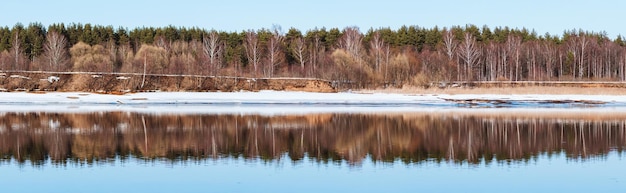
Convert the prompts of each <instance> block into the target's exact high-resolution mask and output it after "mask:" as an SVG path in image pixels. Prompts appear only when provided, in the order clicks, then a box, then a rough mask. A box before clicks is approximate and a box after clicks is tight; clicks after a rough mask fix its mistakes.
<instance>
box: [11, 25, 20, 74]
mask: <svg viewBox="0 0 626 193" xmlns="http://www.w3.org/2000/svg"><path fill="white" fill-rule="evenodd" d="M13 37H14V38H13V41H12V42H11V43H12V45H11V52H12V54H13V57H14V58H13V60H14V61H15V63H13V65H12V68H11V70H16V69H17V68H18V66H20V58H21V55H22V54H21V52H22V51H21V50H22V42H21V41H20V33H19V32H18V31H15V34H14V35H13Z"/></svg>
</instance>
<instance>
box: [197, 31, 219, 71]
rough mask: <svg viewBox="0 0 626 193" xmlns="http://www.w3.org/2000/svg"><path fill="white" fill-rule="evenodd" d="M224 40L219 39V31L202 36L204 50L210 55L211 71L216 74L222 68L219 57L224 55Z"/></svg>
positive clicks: (209, 65)
mask: <svg viewBox="0 0 626 193" xmlns="http://www.w3.org/2000/svg"><path fill="white" fill-rule="evenodd" d="M223 45H224V44H223V42H222V41H221V40H220V39H219V35H218V34H217V32H215V31H212V32H211V33H209V35H208V36H205V37H203V38H202V51H203V52H204V55H205V56H206V57H208V59H209V61H208V62H209V63H208V68H209V73H210V74H212V75H215V74H216V73H217V72H218V70H219V69H220V68H221V66H222V65H220V60H219V58H220V57H222V51H223V49H224V46H223Z"/></svg>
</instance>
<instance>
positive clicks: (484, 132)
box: [0, 112, 626, 164]
mask: <svg viewBox="0 0 626 193" xmlns="http://www.w3.org/2000/svg"><path fill="white" fill-rule="evenodd" d="M625 125H626V115H621V114H618V115H610V116H607V115H593V116H591V115H587V114H566V115H552V116H537V115H528V114H522V115H520V114H515V113H509V114H504V115H503V114H473V113H396V114H332V113H329V114H306V115H280V116H262V115H215V114H191V115H190V114H140V113H129V112H103V113H3V114H0V155H2V161H4V162H8V161H11V160H16V161H17V162H18V163H26V161H27V160H28V161H30V162H31V163H34V164H43V163H45V162H46V160H48V159H49V160H51V161H52V163H54V164H67V163H97V162H106V161H111V160H115V159H129V157H135V158H139V159H148V160H151V159H164V160H171V161H183V160H206V159H222V158H225V157H243V158H246V159H257V158H260V159H263V160H270V161H272V160H277V159H280V158H281V157H284V155H288V157H289V158H290V159H292V160H301V159H304V158H311V159H313V160H317V161H319V162H328V161H347V162H349V163H353V164H358V163H360V162H362V161H363V160H364V159H367V158H368V157H369V158H371V159H373V160H374V161H382V162H393V161H398V160H400V161H402V162H404V163H422V162H424V161H429V160H430V161H435V162H443V161H451V162H457V163H480V162H482V161H485V162H487V163H489V162H492V161H494V160H495V161H514V160H517V161H527V160H529V159H531V158H533V157H535V156H537V155H539V154H548V155H552V154H560V153H565V154H566V155H567V156H568V157H569V158H575V159H586V158H590V157H597V156H604V155H606V154H607V153H608V152H610V151H618V152H621V151H622V150H623V148H624V147H625V146H626V140H625V138H626V132H625Z"/></svg>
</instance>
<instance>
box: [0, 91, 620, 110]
mask: <svg viewBox="0 0 626 193" xmlns="http://www.w3.org/2000/svg"><path fill="white" fill-rule="evenodd" d="M492 107H508V108H518V109H519V108H530V109H534V108H544V109H545V108H567V109H571V108H582V109H585V110H589V107H593V108H595V109H599V108H602V109H610V110H618V111H620V110H623V109H626V97H621V96H612V95H491V94H485V95H476V94H460V95H436V94H425V95H410V94H384V93H374V94H359V93H350V92H342V93H311V92H289V91H260V92H150V93H132V94H125V95H106V94H96V93H81V92H49V93H38V94H34V93H26V92H6V93H0V112H15V111H72V112H73V111H139V112H179V111H182V112H189V113H205V112H209V113H221V112H223V113H237V112H246V113H247V112H250V113H314V112H374V111H375V112H401V111H431V110H445V109H458V108H483V109H484V108H492Z"/></svg>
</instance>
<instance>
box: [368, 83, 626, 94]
mask: <svg viewBox="0 0 626 193" xmlns="http://www.w3.org/2000/svg"><path fill="white" fill-rule="evenodd" d="M625 84H626V83H625ZM357 92H359V93H399V94H448V95H459V94H497V95H525V94H532V95H626V88H621V87H600V86H598V87H581V86H516V87H509V86H503V87H480V86H476V87H446V88H435V87H431V88H422V87H403V88H384V89H364V90H359V91H357Z"/></svg>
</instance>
